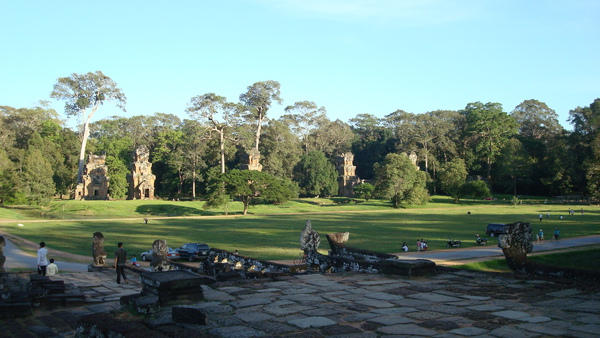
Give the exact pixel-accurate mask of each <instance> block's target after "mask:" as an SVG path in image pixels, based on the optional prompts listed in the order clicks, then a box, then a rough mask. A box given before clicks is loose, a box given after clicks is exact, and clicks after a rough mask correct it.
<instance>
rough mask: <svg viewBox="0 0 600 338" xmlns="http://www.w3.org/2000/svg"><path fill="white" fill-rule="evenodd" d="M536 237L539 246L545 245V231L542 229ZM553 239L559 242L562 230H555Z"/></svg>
mask: <svg viewBox="0 0 600 338" xmlns="http://www.w3.org/2000/svg"><path fill="white" fill-rule="evenodd" d="M536 237H537V242H538V244H539V243H543V242H544V231H543V230H542V229H540V231H539V232H538V233H537V235H536ZM552 238H554V240H555V241H558V239H559V238H560V230H558V228H556V229H555V230H554V235H552Z"/></svg>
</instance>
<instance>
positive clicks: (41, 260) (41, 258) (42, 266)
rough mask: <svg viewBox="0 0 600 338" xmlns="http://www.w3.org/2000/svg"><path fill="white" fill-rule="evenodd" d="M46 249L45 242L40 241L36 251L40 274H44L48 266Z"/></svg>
mask: <svg viewBox="0 0 600 338" xmlns="http://www.w3.org/2000/svg"><path fill="white" fill-rule="evenodd" d="M46 256H48V249H46V242H40V248H39V249H38V251H37V266H38V273H39V274H40V275H42V276H45V275H46V267H47V266H48V260H46Z"/></svg>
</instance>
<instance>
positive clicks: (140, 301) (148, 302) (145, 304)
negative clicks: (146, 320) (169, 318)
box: [134, 296, 160, 314]
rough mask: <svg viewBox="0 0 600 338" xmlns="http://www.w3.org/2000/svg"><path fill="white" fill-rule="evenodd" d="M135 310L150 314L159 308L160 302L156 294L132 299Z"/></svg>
mask: <svg viewBox="0 0 600 338" xmlns="http://www.w3.org/2000/svg"><path fill="white" fill-rule="evenodd" d="M134 306H135V310H136V311H137V312H138V313H142V314H150V313H157V312H158V311H159V310H160V302H159V299H158V297H157V296H142V297H139V298H136V299H135V301H134Z"/></svg>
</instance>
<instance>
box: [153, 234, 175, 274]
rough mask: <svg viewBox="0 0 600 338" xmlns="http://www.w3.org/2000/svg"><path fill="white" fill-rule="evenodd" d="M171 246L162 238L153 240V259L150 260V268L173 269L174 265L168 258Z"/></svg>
mask: <svg viewBox="0 0 600 338" xmlns="http://www.w3.org/2000/svg"><path fill="white" fill-rule="evenodd" d="M168 252H169V247H168V246H167V242H166V241H164V240H162V239H157V240H155V241H154V242H152V261H151V262H150V268H151V269H152V271H170V270H173V266H172V265H171V264H170V262H169V260H168V259H167V253H168Z"/></svg>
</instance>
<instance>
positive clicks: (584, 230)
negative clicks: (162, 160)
mask: <svg viewBox="0 0 600 338" xmlns="http://www.w3.org/2000/svg"><path fill="white" fill-rule="evenodd" d="M507 200H508V199H507ZM202 206H203V202H200V201H194V202H175V201H140V200H137V201H72V200H69V201H66V200H65V201H54V202H53V203H52V204H51V205H50V206H49V207H47V208H43V209H35V208H34V209H30V208H8V209H7V208H0V229H1V230H3V231H6V232H8V233H11V234H14V235H16V236H20V237H23V238H26V239H29V240H31V241H33V242H36V243H37V242H39V241H42V240H44V241H46V243H47V244H48V246H49V247H50V248H53V249H57V250H61V251H66V252H69V253H75V254H81V255H86V256H88V255H91V237H92V234H93V233H94V232H96V231H100V232H102V233H103V234H104V236H105V238H106V241H105V248H106V250H107V251H108V252H111V251H112V250H113V249H114V248H116V243H117V242H119V241H122V242H124V243H125V245H126V247H127V249H128V250H129V252H131V253H139V252H142V251H145V250H147V249H148V248H149V247H150V246H151V244H152V242H153V241H154V240H155V239H164V240H166V241H167V243H168V245H169V246H171V247H174V248H176V247H179V246H180V245H182V244H184V243H188V242H206V243H208V244H209V245H210V246H212V247H216V248H220V249H225V250H231V251H233V250H239V252H240V253H241V254H243V255H247V256H251V257H256V258H262V259H293V258H295V257H297V256H298V254H299V253H300V249H299V235H300V231H301V230H302V229H303V227H304V224H305V222H306V220H307V219H310V220H311V222H312V225H313V228H314V229H315V230H316V231H318V232H319V233H321V238H322V242H321V243H322V244H321V247H320V248H321V250H322V252H323V253H326V252H327V250H328V245H327V242H326V239H325V234H327V233H333V232H345V231H349V232H350V240H349V242H348V245H349V246H352V247H356V248H361V249H369V250H374V251H380V252H388V253H397V252H400V247H401V245H402V242H404V241H406V242H407V243H408V244H409V247H410V248H411V250H414V248H415V242H416V240H417V239H418V238H424V239H425V240H426V241H427V242H428V244H429V247H430V249H431V250H438V249H445V243H446V241H447V240H448V238H453V239H458V240H462V241H463V247H469V246H474V245H475V244H474V239H475V234H477V233H479V234H481V235H482V236H484V237H485V227H486V225H487V223H491V222H515V221H525V222H531V223H532V224H533V226H534V227H535V228H537V227H538V226H541V227H542V228H543V229H544V231H545V232H546V233H547V234H551V233H552V231H553V229H554V228H555V227H559V228H560V229H561V233H562V237H563V238H568V237H577V236H585V235H592V234H600V225H599V224H600V208H598V207H595V206H584V208H585V211H586V212H585V215H583V216H582V215H580V214H579V210H580V209H581V207H582V206H578V205H575V206H572V207H573V208H574V209H575V210H576V211H577V213H576V214H575V215H574V216H568V214H567V209H568V208H569V207H571V206H569V205H552V204H545V203H544V199H543V198H538V199H527V200H524V202H523V204H522V205H518V206H512V205H509V204H508V202H507V201H503V200H502V199H500V200H498V201H481V200H467V199H465V200H462V201H461V203H460V204H453V203H452V201H451V200H450V199H449V198H446V197H438V196H436V197H434V198H433V200H432V202H430V203H428V204H426V205H424V206H411V207H407V208H403V209H393V208H391V207H390V204H389V203H387V202H384V201H379V200H371V201H368V202H361V203H354V202H352V201H351V200H349V199H344V198H333V199H298V200H294V201H290V202H288V203H285V204H283V205H279V206H273V205H258V206H254V207H251V208H250V210H249V214H248V215H246V216H243V215H241V211H242V207H241V203H239V202H233V203H230V206H229V216H224V214H223V210H222V209H219V210H208V211H207V210H204V209H203V208H202ZM547 211H550V213H551V217H550V218H549V219H546V218H544V220H543V221H542V222H539V220H538V215H539V214H540V213H543V214H544V215H545V214H546V212H547ZM467 212H471V214H470V215H468V214H467ZM559 215H563V216H564V219H563V220H560V219H559ZM143 218H149V219H150V221H149V222H148V224H144V221H143ZM18 224H23V226H18Z"/></svg>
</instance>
